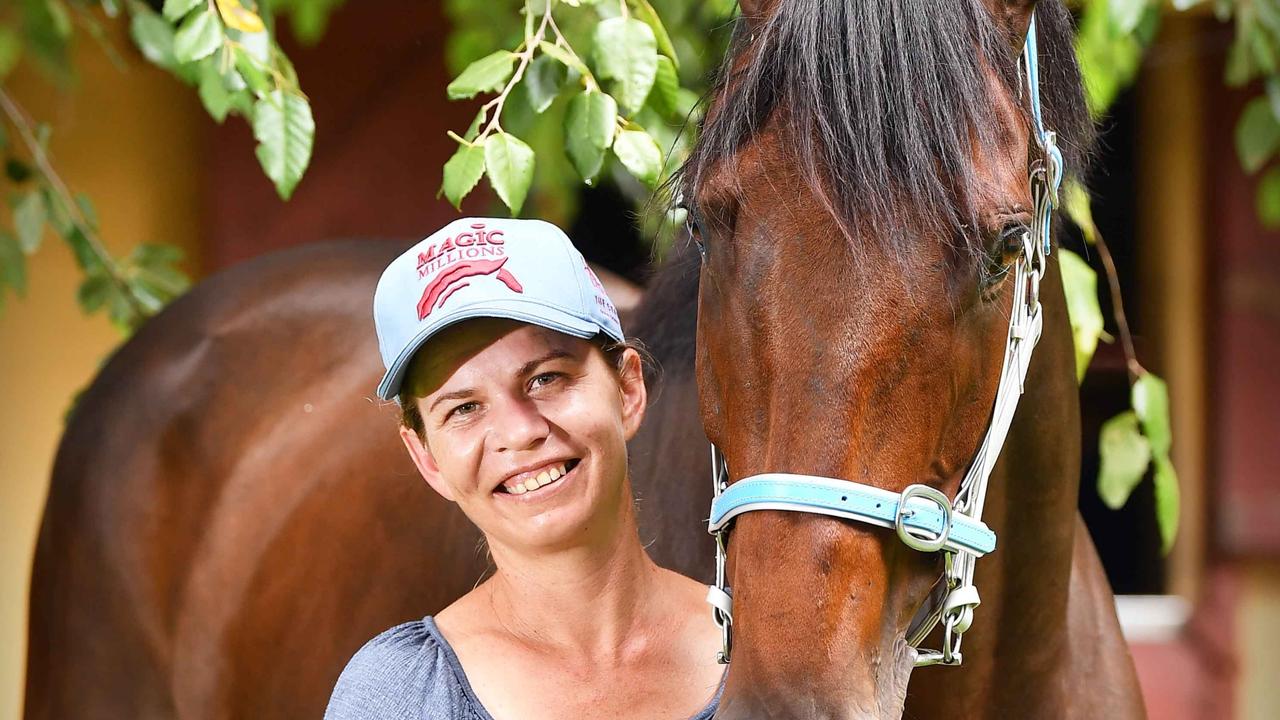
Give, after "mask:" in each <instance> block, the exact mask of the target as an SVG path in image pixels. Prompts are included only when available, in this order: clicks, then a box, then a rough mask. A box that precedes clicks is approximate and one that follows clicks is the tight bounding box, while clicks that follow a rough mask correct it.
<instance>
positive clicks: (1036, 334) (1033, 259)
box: [707, 11, 1063, 667]
mask: <svg viewBox="0 0 1280 720" xmlns="http://www.w3.org/2000/svg"><path fill="white" fill-rule="evenodd" d="M1020 64H1021V65H1023V67H1024V68H1025V71H1026V77H1027V86H1028V88H1029V92H1030V101H1031V102H1030V105H1031V115H1032V120H1033V121H1034V123H1035V128H1034V130H1035V138H1036V143H1037V145H1038V146H1039V147H1040V150H1041V152H1042V153H1043V156H1044V160H1043V161H1037V162H1036V163H1034V164H1033V166H1032V169H1031V172H1030V173H1029V178H1028V179H1029V182H1030V184H1031V193H1032V201H1033V205H1034V207H1033V213H1034V214H1033V217H1032V222H1031V230H1030V232H1028V233H1026V234H1024V235H1023V243H1022V244H1023V247H1022V253H1021V254H1020V255H1019V257H1018V258H1017V259H1016V260H1015V261H1014V296H1013V308H1012V310H1011V311H1010V318H1009V334H1008V337H1007V339H1006V342H1005V355H1004V361H1003V365H1002V366H1001V369H1000V381H999V384H998V388H997V390H996V399H995V404H994V407H993V409H992V414H991V423H990V425H989V426H988V428H987V432H986V435H985V436H984V437H983V439H982V444H981V445H980V446H979V447H978V451H977V453H975V455H974V460H973V463H972V464H971V465H970V466H969V469H968V471H966V473H965V477H964V479H963V480H962V481H961V483H960V489H959V490H958V491H957V493H956V499H955V500H954V501H950V502H948V501H947V499H946V497H945V496H943V495H941V493H937V492H936V491H933V493H930V494H929V495H928V497H929V499H931V500H932V501H933V502H936V503H938V504H939V506H940V508H941V509H943V510H944V511H945V513H946V514H948V515H950V514H955V515H960V516H967V517H969V518H972V519H973V520H975V521H980V520H981V518H982V508H983V504H984V502H985V501H986V494H987V485H988V481H989V480H990V477H991V471H992V469H993V468H994V467H995V463H996V459H997V458H998V457H999V455H1000V449H1001V448H1002V447H1003V446H1004V441H1005V438H1006V437H1007V436H1008V433H1009V426H1010V425H1011V424H1012V422H1013V415H1014V412H1015V411H1016V410H1017V407H1018V399H1019V397H1020V396H1021V395H1022V391H1023V383H1024V382H1025V380H1026V377H1027V369H1028V368H1029V367H1030V365H1031V354H1032V351H1033V350H1035V347H1036V343H1037V342H1039V340H1040V333H1041V329H1042V324H1043V319H1042V316H1041V313H1040V280H1041V278H1042V277H1043V276H1044V272H1045V267H1046V261H1047V259H1048V256H1049V253H1050V250H1051V249H1052V237H1051V230H1052V228H1051V221H1052V214H1053V211H1054V210H1055V209H1056V208H1057V207H1058V189H1059V186H1060V185H1061V183H1062V176H1063V160H1062V153H1061V151H1060V150H1059V149H1058V146H1057V138H1056V135H1055V134H1054V133H1053V132H1052V131H1049V130H1046V129H1045V127H1044V121H1043V118H1042V117H1041V113H1040V78H1039V56H1038V48H1037V47H1036V20H1035V13H1034V11H1033V12H1032V14H1031V22H1030V24H1029V26H1028V29H1027V38H1026V42H1025V45H1024V47H1023V55H1022V58H1021V60H1020ZM711 480H712V506H713V507H715V504H716V501H717V500H719V498H720V496H721V494H722V493H723V492H724V491H725V489H726V488H727V487H728V485H729V471H728V466H727V465H726V463H725V459H724V456H723V455H722V454H721V453H720V451H719V449H718V448H716V446H715V445H712V446H711ZM928 490H932V488H928V487H926V486H917V485H912V486H910V487H908V488H907V489H906V490H904V491H903V494H902V498H901V501H900V502H901V507H904V508H905V507H906V505H907V501H908V500H909V499H910V498H911V497H912V496H921V495H924V493H925V491H928ZM937 498H941V499H940V500H939V499H937ZM787 509H794V508H787ZM911 512H912V511H911V510H909V509H908V510H905V511H903V512H900V513H899V522H898V523H897V527H896V530H897V534H898V536H899V538H901V539H902V541H903V542H904V543H905V544H907V545H908V546H909V547H912V548H914V549H917V550H921V551H926V552H927V551H933V550H936V547H935V546H941V545H942V544H943V541H945V540H946V533H947V532H949V528H950V525H949V524H948V525H944V528H943V530H942V534H941V535H940V537H938V538H936V539H933V540H930V539H928V538H921V537H920V536H918V535H913V534H912V533H910V532H908V531H906V530H905V529H904V527H903V525H902V523H901V522H900V519H901V517H902V516H905V515H907V514H909V513H911ZM729 527H730V526H729V525H728V524H725V525H723V526H721V527H719V528H718V529H716V530H714V531H713V532H712V534H713V535H714V537H715V543H716V582H715V585H712V586H711V587H710V588H709V589H708V591H707V602H708V603H710V604H711V606H712V617H713V618H714V619H715V623H716V625H717V626H718V627H719V628H720V635H721V641H722V648H721V651H720V653H719V654H718V655H717V658H716V659H717V660H718V661H719V662H720V663H722V664H723V663H728V662H729V656H730V649H731V645H732V630H733V596H732V591H731V590H730V588H729V585H728V577H727V574H726V563H727V558H728V553H727V550H726V544H727V541H728V532H729ZM942 552H943V560H944V570H943V574H942V577H941V578H940V580H939V583H938V585H936V586H935V587H934V590H933V591H932V592H931V593H930V595H929V598H928V599H927V600H926V603H925V605H924V607H922V608H921V609H920V612H919V613H917V616H916V618H914V619H913V621H912V625H911V627H910V628H909V629H908V630H907V634H906V640H907V643H908V645H910V646H911V647H912V648H916V649H917V653H916V659H915V666H916V667H924V666H928V665H959V664H960V663H961V662H962V661H963V656H962V655H961V653H960V644H961V640H962V639H963V636H964V633H965V632H966V631H967V630H968V629H969V627H970V626H971V625H972V624H973V615H974V609H975V608H977V607H978V605H979V604H981V598H980V597H979V595H978V588H977V586H975V585H974V582H973V573H974V565H975V561H976V559H977V558H976V556H975V555H973V554H972V553H969V552H963V551H951V550H943V551H942ZM939 623H941V624H942V627H943V642H942V649H941V650H921V649H919V646H920V644H921V643H923V642H924V640H925V638H926V637H927V636H928V635H929V633H930V632H932V631H933V629H934V628H935V627H937V626H938V624H939Z"/></svg>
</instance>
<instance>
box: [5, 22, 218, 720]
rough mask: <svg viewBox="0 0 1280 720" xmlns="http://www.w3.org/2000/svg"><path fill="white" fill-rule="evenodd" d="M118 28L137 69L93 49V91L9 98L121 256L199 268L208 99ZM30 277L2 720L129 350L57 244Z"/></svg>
mask: <svg viewBox="0 0 1280 720" xmlns="http://www.w3.org/2000/svg"><path fill="white" fill-rule="evenodd" d="M117 25H118V23H117ZM113 30H114V31H115V37H114V39H113V43H114V45H115V46H116V48H117V49H118V51H119V53H120V54H121V55H122V56H123V57H124V59H125V61H126V63H127V67H126V68H124V69H120V68H117V67H116V66H115V65H114V64H113V63H111V62H110V61H109V60H108V58H107V57H106V56H105V55H104V53H103V51H102V50H101V48H99V47H98V46H97V45H96V44H95V43H93V42H91V41H88V40H87V38H85V42H83V43H82V44H81V45H80V47H79V48H77V51H76V54H75V60H76V65H77V67H78V68H79V72H80V76H79V81H78V82H77V84H76V85H75V86H74V87H73V88H71V89H70V90H69V91H67V92H65V93H56V92H54V91H53V89H52V88H51V86H50V85H49V84H48V83H47V82H45V81H44V79H43V78H42V77H39V76H38V75H37V74H36V73H33V72H31V71H30V70H29V68H27V67H26V66H25V64H24V67H23V69H22V71H20V72H19V73H18V74H17V76H16V77H14V78H11V79H10V80H8V81H6V83H5V89H6V91H8V92H10V93H11V95H12V96H13V97H14V98H15V99H16V100H17V101H18V102H19V103H21V104H22V105H24V106H25V107H26V109H27V110H28V111H29V112H30V113H31V114H32V115H33V116H34V117H36V118H40V119H48V120H51V121H52V125H53V129H54V132H53V140H52V151H53V155H54V164H55V167H56V168H57V169H58V171H59V172H60V174H61V175H62V177H63V179H64V180H65V181H66V182H67V184H68V185H69V186H70V187H71V188H72V189H73V190H75V191H82V192H85V193H87V194H88V195H89V196H90V197H91V198H92V199H93V201H94V203H95V205H96V208H97V211H98V215H99V218H100V220H101V226H102V237H103V239H104V241H105V242H106V244H107V245H108V247H109V248H110V249H111V251H112V252H113V253H117V254H123V253H126V252H128V250H129V249H130V248H131V247H132V246H134V245H135V244H138V243H143V242H152V243H154V242H165V243H172V244H176V245H179V246H181V247H183V248H184V249H186V250H187V253H188V257H191V258H193V259H194V260H195V261H196V263H195V264H196V265H198V260H199V252H198V248H199V239H200V228H201V213H200V207H201V204H202V203H201V198H202V196H201V191H202V188H201V185H202V177H203V172H202V171H201V170H200V168H202V167H203V158H204V154H205V152H204V151H205V147H204V145H205V142H204V139H205V136H206V135H207V128H208V127H209V125H210V124H211V123H210V121H208V120H205V119H203V110H202V109H201V108H200V106H199V100H198V99H196V96H195V93H194V92H192V91H191V90H189V89H187V88H185V87H183V86H181V85H180V84H179V83H178V82H177V81H175V80H173V79H172V78H171V77H169V76H168V75H167V74H165V73H163V72H162V71H160V70H158V69H155V68H153V67H151V66H150V65H148V64H147V63H146V62H145V60H143V59H142V58H141V57H140V56H139V55H138V54H137V53H136V52H135V51H133V50H132V49H131V46H130V45H129V44H128V42H127V41H126V40H125V39H124V37H123V34H122V33H120V32H119V30H120V28H118V27H116V28H113ZM14 140H15V138H14V137H13V134H12V133H10V142H13V141H14ZM28 270H29V278H28V279H29V288H28V291H27V295H26V297H25V299H16V298H13V297H12V296H10V297H9V298H8V299H7V300H6V302H5V307H4V309H3V310H0V718H16V717H19V716H20V712H21V710H20V708H21V702H22V687H23V683H24V664H25V658H26V642H27V630H26V618H27V587H28V580H29V576H30V572H31V558H32V552H33V549H34V547H35V538H36V532H37V529H38V527H39V524H40V517H41V513H42V508H43V504H44V498H45V493H46V490H47V486H48V481H49V474H50V470H51V468H52V466H53V457H54V452H55V450H56V448H57V444H58V439H59V436H60V435H61V433H62V427H63V416H64V414H65V413H66V411H67V409H68V408H69V407H70V404H71V400H72V398H73V397H74V396H75V394H76V393H77V392H78V391H79V390H81V389H82V388H83V387H85V386H86V385H87V384H88V383H89V382H90V380H91V379H92V378H93V376H94V373H95V372H96V370H97V367H98V365H99V363H100V362H102V361H103V360H104V359H105V358H106V357H107V354H108V353H109V352H110V351H111V349H112V348H113V347H115V346H116V345H117V344H118V343H119V342H120V340H121V336H120V334H119V333H118V332H117V331H116V330H115V329H114V328H112V327H111V326H110V324H109V323H108V322H107V320H106V319H105V317H104V316H102V315H95V316H93V317H86V316H85V315H83V314H82V313H81V311H80V309H79V307H78V306H77V305H76V300H75V297H76V295H75V293H76V288H77V285H78V283H79V281H80V271H79V270H78V269H77V268H76V267H75V264H74V261H73V259H72V257H71V253H70V251H69V250H68V249H67V248H66V246H65V245H64V244H63V243H61V241H60V240H58V239H57V238H56V237H55V236H53V234H52V233H49V234H47V235H46V237H45V244H44V246H43V247H42V249H41V250H40V251H39V252H38V253H37V254H36V255H35V256H34V257H32V258H30V264H29V268H28Z"/></svg>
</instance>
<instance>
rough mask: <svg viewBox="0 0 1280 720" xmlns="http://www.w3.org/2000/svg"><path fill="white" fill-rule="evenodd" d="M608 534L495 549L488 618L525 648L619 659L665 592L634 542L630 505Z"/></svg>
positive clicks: (647, 627)
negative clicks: (548, 545)
mask: <svg viewBox="0 0 1280 720" xmlns="http://www.w3.org/2000/svg"><path fill="white" fill-rule="evenodd" d="M624 504H625V505H626V507H625V508H622V512H620V513H619V515H620V517H619V518H618V519H617V521H616V522H613V523H608V524H607V525H608V527H609V529H610V532H608V533H602V534H598V536H596V537H590V538H589V539H588V540H587V541H586V542H584V543H582V544H579V545H575V546H573V547H569V548H562V549H557V550H555V551H548V552H539V553H526V552H522V553H519V554H516V553H514V552H512V551H511V550H510V549H507V548H499V547H494V548H492V551H493V553H494V560H495V562H496V564H497V566H498V570H497V572H495V573H494V576H493V577H492V578H490V579H489V580H488V581H487V582H486V583H485V584H484V586H482V587H481V588H480V590H481V592H487V593H488V601H489V604H490V605H491V607H492V610H493V613H494V614H493V617H494V618H495V620H496V622H498V623H500V624H501V625H502V626H503V627H505V628H506V629H507V630H508V631H509V632H511V633H512V634H513V635H515V636H516V637H518V638H520V639H521V640H523V641H526V642H528V643H530V644H531V645H536V646H541V647H544V648H546V649H554V650H555V651H556V652H558V653H567V654H570V655H577V654H578V653H582V656H583V657H587V658H593V659H595V660H596V661H599V660H600V659H602V658H609V657H618V656H621V655H622V654H624V653H625V652H626V651H627V649H628V646H629V644H630V643H629V641H634V640H635V639H637V637H638V636H637V635H636V632H637V630H639V631H642V632H647V631H648V630H650V629H651V628H652V626H653V624H652V622H650V620H651V619H652V617H653V612H654V609H655V607H656V605H657V603H658V602H660V601H661V599H662V598H663V597H664V595H665V593H663V592H662V590H661V587H660V586H661V585H662V583H663V575H664V573H663V571H662V570H661V569H660V568H659V567H658V566H657V565H656V564H654V562H653V561H652V560H651V559H650V558H649V555H648V554H647V553H646V552H645V551H644V548H643V546H641V544H640V538H639V533H638V532H637V529H636V525H635V514H634V511H633V508H632V507H631V506H630V503H629V502H627V503H624Z"/></svg>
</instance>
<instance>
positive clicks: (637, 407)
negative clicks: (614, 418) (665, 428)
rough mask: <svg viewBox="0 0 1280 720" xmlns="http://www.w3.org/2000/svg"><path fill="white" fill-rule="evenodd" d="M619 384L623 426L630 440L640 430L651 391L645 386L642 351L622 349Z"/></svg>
mask: <svg viewBox="0 0 1280 720" xmlns="http://www.w3.org/2000/svg"><path fill="white" fill-rule="evenodd" d="M618 385H619V389H620V391H621V393H622V428H623V431H624V433H625V435H626V438H627V440H630V439H631V438H632V437H634V436H635V434H636V432H637V431H639V430H640V423H641V422H643V421H644V411H645V408H646V407H647V406H648V403H649V391H648V389H647V388H645V386H644V365H643V363H641V362H640V353H638V352H636V351H635V350H633V349H631V348H625V349H623V351H622V367H621V368H620V369H619V370H618Z"/></svg>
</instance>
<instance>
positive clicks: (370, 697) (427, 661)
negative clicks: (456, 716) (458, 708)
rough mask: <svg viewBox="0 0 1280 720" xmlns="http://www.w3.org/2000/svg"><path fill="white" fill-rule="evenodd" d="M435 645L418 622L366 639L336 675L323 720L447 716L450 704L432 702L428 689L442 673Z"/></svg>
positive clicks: (403, 719)
mask: <svg viewBox="0 0 1280 720" xmlns="http://www.w3.org/2000/svg"><path fill="white" fill-rule="evenodd" d="M435 649H436V648H435V647H434V642H433V641H432V640H431V638H430V635H429V634H428V633H427V631H426V630H425V628H424V627H423V624H422V623H421V622H412V623H405V624H404V625H398V626H396V627H393V628H391V629H390V630H388V631H386V632H384V633H382V634H381V635H378V636H377V637H375V638H374V639H372V640H370V641H369V642H367V643H365V645H364V647H362V648H360V650H359V651H357V652H356V654H355V655H353V656H352V658H351V660H350V661H349V662H347V667H346V668H345V669H344V670H343V671H342V675H341V676H340V677H339V678H338V683H337V685H336V686H335V687H334V689H333V695H332V696H330V698H329V707H328V709H327V710H325V713H324V720H422V719H423V718H449V717H451V716H452V713H451V712H450V711H449V710H448V709H445V708H432V707H430V702H429V701H430V697H429V696H430V695H431V694H433V693H432V692H431V690H432V689H433V686H434V685H435V684H437V683H438V682H439V680H440V679H441V678H439V677H438V673H437V672H436V667H435V665H436V664H437V663H436V662H435V656H436V653H435V652H434V651H435ZM437 711H443V712H440V714H437Z"/></svg>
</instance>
